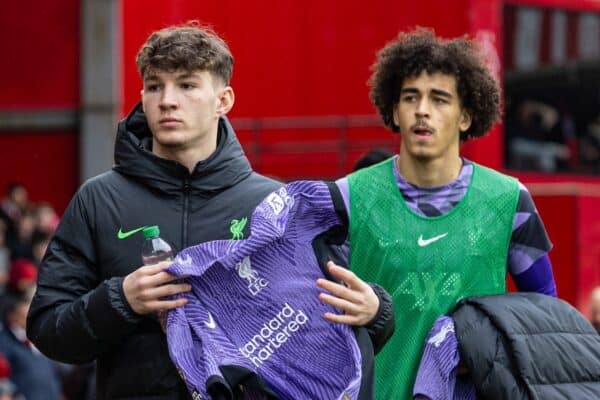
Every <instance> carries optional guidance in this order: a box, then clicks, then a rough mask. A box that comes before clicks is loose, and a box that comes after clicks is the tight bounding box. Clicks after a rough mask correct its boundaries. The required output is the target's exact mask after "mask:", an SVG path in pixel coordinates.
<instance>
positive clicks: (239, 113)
mask: <svg viewBox="0 0 600 400" xmlns="http://www.w3.org/2000/svg"><path fill="white" fill-rule="evenodd" d="M123 3H124V4H123V7H124V8H123V18H124V21H127V22H126V23H125V24H124V29H125V31H124V46H123V55H124V57H123V68H124V79H125V93H124V99H125V101H124V109H125V110H129V109H130V108H131V107H132V105H133V104H134V103H135V102H137V101H138V99H139V91H140V88H141V84H140V80H139V77H138V75H137V72H136V69H135V64H134V60H135V54H136V52H137V50H138V49H139V47H140V46H141V44H142V43H143V41H144V40H145V39H146V37H147V36H148V34H149V33H150V32H152V30H155V29H158V28H161V27H164V26H166V25H169V24H174V23H181V22H184V21H186V20H189V19H198V20H200V21H203V22H206V23H209V24H211V25H212V26H213V27H214V28H215V30H216V31H217V32H218V33H219V34H220V35H222V36H223V37H224V38H225V39H226V41H227V42H228V43H229V45H230V47H231V49H232V52H233V54H234V57H235V67H234V77H233V82H232V84H233V87H234V89H235V91H236V105H235V107H234V110H233V111H232V113H231V116H232V117H264V116H289V115H332V114H334V115H338V114H372V113H374V110H373V108H372V106H371V104H370V102H369V99H368V89H367V86H366V81H367V79H368V77H369V75H370V73H369V67H370V65H371V64H372V63H373V61H374V60H375V51H376V50H378V49H379V48H381V47H382V46H383V45H384V44H385V43H386V42H387V41H389V40H392V39H393V38H394V37H395V35H396V34H397V33H398V31H399V30H401V29H405V28H406V27H407V26H414V25H417V24H420V25H428V26H434V27H435V28H436V29H437V31H438V33H440V34H442V35H445V36H454V35H459V34H462V33H464V32H465V27H466V26H467V14H466V13H465V12H464V8H463V7H461V4H462V5H465V4H466V0H463V1H459V2H457V1H454V2H448V3H451V4H448V3H446V2H438V1H435V0H424V1H420V2H416V3H413V4H411V6H410V7H407V6H406V4H402V2H388V1H381V0H377V1H371V2H370V3H369V6H368V7H365V5H364V3H363V2H359V1H349V2H323V1H319V0H306V1H302V2H298V1H294V0H282V1H277V2H269V7H268V8H266V7H264V6H263V7H258V6H256V5H255V4H254V3H253V2H240V1H232V0H224V1H220V2H198V1H194V0H188V1H184V0H179V1H171V2H163V1H148V0H145V1H143V0H127V1H126V2H123ZM433 9H435V12H432V10H433ZM140 15H143V18H140V17H139V16H140Z"/></svg>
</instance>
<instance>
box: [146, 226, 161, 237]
mask: <svg viewBox="0 0 600 400" xmlns="http://www.w3.org/2000/svg"><path fill="white" fill-rule="evenodd" d="M142 235H144V238H145V239H150V238H157V237H159V236H160V229H158V225H152V226H149V227H147V228H144V230H143V231H142Z"/></svg>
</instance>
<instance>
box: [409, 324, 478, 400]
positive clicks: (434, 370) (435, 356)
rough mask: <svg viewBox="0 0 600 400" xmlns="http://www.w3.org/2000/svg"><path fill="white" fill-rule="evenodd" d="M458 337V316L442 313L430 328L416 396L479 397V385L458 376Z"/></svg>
mask: <svg viewBox="0 0 600 400" xmlns="http://www.w3.org/2000/svg"><path fill="white" fill-rule="evenodd" d="M459 361H460V356H459V354H458V340H457V339H456V334H455V332H454V320H453V319H452V318H450V317H448V316H445V315H444V316H441V317H439V318H438V319H437V320H436V321H435V323H434V324H433V328H432V329H431V331H429V334H428V335H427V339H425V345H424V349H423V356H422V357H421V364H420V365H419V372H418V373H417V379H416V381H415V386H414V388H413V399H414V400H475V399H476V398H477V395H476V392H475V386H474V385H473V383H472V382H471V381H470V380H468V379H462V378H461V377H458V376H457V368H458V363H459Z"/></svg>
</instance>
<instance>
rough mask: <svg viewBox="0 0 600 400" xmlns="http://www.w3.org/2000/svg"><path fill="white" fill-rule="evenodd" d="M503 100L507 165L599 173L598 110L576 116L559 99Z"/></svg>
mask: <svg viewBox="0 0 600 400" xmlns="http://www.w3.org/2000/svg"><path fill="white" fill-rule="evenodd" d="M510 103H511V102H510V101H507V106H508V107H507V113H506V125H505V127H506V138H507V143H508V146H507V150H508V154H507V156H508V157H507V160H508V163H509V165H508V167H509V168H512V169H520V170H529V171H541V172H575V173H585V174H588V173H591V174H597V173H600V114H598V115H596V116H594V117H591V118H583V119H582V118H581V117H579V118H578V119H576V118H575V117H574V115H573V113H572V112H571V111H570V110H569V109H568V107H567V106H566V105H565V104H563V103H560V102H557V103H556V104H550V103H548V102H542V101H538V100H533V99H527V98H525V99H522V100H520V101H518V102H516V104H514V105H513V104H510Z"/></svg>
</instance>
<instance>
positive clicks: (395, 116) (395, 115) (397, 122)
mask: <svg viewBox="0 0 600 400" xmlns="http://www.w3.org/2000/svg"><path fill="white" fill-rule="evenodd" d="M392 117H393V119H394V125H396V126H400V118H398V104H397V103H396V104H394V107H393V108H392Z"/></svg>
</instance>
